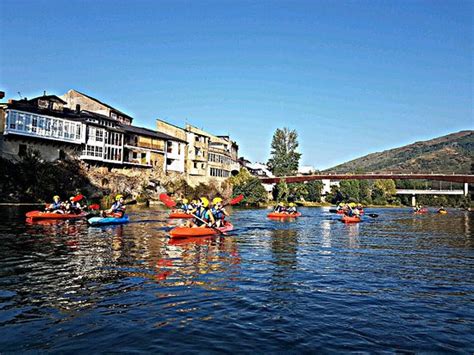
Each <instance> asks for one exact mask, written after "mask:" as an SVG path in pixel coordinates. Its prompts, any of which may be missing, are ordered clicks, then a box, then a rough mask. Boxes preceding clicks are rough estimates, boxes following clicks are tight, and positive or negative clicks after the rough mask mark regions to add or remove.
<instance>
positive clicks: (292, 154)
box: [267, 127, 301, 176]
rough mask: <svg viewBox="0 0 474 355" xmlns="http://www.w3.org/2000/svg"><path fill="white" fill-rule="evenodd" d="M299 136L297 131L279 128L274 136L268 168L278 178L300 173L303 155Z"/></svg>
mask: <svg viewBox="0 0 474 355" xmlns="http://www.w3.org/2000/svg"><path fill="white" fill-rule="evenodd" d="M297 138H298V134H297V133H296V131H295V130H291V131H290V129H288V128H286V127H285V128H283V129H280V128H278V129H277V130H276V131H275V133H274V134H273V139H272V145H271V148H272V151H271V158H270V159H269V160H268V164H267V165H268V168H269V169H270V170H271V172H272V173H273V174H274V175H276V176H285V175H292V174H295V173H296V172H297V171H298V166H299V161H300V158H301V153H298V152H297V151H296V148H298V139H297Z"/></svg>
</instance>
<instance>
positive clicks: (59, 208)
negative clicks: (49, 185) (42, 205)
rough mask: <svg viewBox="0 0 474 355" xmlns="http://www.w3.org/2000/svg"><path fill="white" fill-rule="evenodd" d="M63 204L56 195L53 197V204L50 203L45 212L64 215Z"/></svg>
mask: <svg viewBox="0 0 474 355" xmlns="http://www.w3.org/2000/svg"><path fill="white" fill-rule="evenodd" d="M63 207H64V204H63V203H62V202H61V198H60V197H59V196H58V195H54V196H53V203H51V204H50V205H49V206H48V207H47V208H46V209H45V211H46V212H52V213H64V210H63Z"/></svg>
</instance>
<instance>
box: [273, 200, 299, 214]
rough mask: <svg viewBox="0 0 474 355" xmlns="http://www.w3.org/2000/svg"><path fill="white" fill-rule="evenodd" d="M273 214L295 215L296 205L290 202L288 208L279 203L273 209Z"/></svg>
mask: <svg viewBox="0 0 474 355" xmlns="http://www.w3.org/2000/svg"><path fill="white" fill-rule="evenodd" d="M273 212H276V213H283V214H296V213H298V211H297V210H296V205H295V204H294V203H293V202H290V203H289V204H288V207H286V206H285V203H284V202H279V203H278V204H277V205H276V206H275V208H274V209H273Z"/></svg>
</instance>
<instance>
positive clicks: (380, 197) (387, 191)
mask: <svg viewBox="0 0 474 355" xmlns="http://www.w3.org/2000/svg"><path fill="white" fill-rule="evenodd" d="M396 193H397V188H396V186H395V181H393V180H375V183H374V188H373V189H372V200H373V201H374V203H375V204H377V205H384V204H386V203H387V202H389V201H391V200H392V196H393V195H395V194H396Z"/></svg>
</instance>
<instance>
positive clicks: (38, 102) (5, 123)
mask: <svg viewBox="0 0 474 355" xmlns="http://www.w3.org/2000/svg"><path fill="white" fill-rule="evenodd" d="M65 104H66V102H65V101H63V100H62V99H60V98H59V97H57V96H55V95H43V96H40V97H37V98H34V99H31V100H28V99H26V98H24V99H22V100H9V102H8V103H7V104H1V113H0V156H2V157H3V158H6V159H9V160H18V159H20V158H21V157H22V156H24V155H25V154H26V153H27V150H28V148H32V149H34V150H37V151H39V152H40V154H41V157H42V158H43V159H44V160H46V161H54V160H57V159H66V157H68V156H70V157H77V156H79V155H80V154H81V152H82V150H83V147H84V145H85V143H86V123H85V120H84V118H82V117H81V115H80V114H79V113H78V112H75V111H72V110H69V109H68V108H66V107H65Z"/></svg>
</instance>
